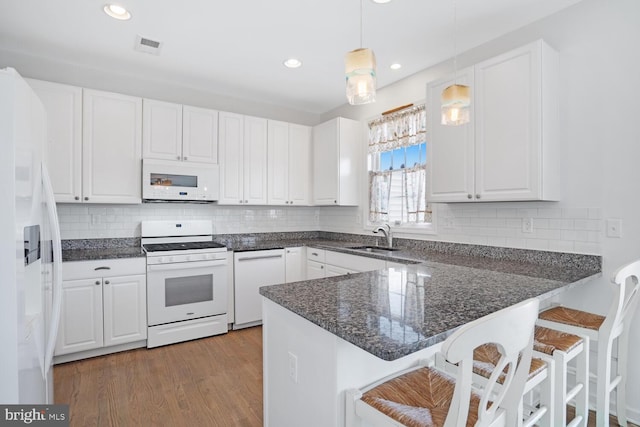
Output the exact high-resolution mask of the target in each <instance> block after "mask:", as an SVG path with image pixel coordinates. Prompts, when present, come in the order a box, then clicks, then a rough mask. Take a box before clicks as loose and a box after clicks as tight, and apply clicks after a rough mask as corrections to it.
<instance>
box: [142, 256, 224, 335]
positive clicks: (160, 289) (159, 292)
mask: <svg viewBox="0 0 640 427" xmlns="http://www.w3.org/2000/svg"><path fill="white" fill-rule="evenodd" d="M227 287H228V284H227V261H226V259H224V260H215V261H197V262H181V263H173V264H156V265H147V318H148V325H149V326H154V325H161V324H165V323H171V322H178V321H181V320H189V319H197V318H199V317H206V316H214V315H218V314H224V313H226V312H227Z"/></svg>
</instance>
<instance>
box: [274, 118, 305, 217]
mask: <svg viewBox="0 0 640 427" xmlns="http://www.w3.org/2000/svg"><path fill="white" fill-rule="evenodd" d="M267 146H268V150H267V151H268V164H267V174H268V177H267V183H268V187H267V203H268V204H270V205H308V204H309V203H310V198H309V191H310V187H311V186H310V166H311V163H310V160H311V157H310V155H311V128H310V127H308V126H302V125H296V124H293V123H286V122H278V121H273V120H269V121H268V139H267Z"/></svg>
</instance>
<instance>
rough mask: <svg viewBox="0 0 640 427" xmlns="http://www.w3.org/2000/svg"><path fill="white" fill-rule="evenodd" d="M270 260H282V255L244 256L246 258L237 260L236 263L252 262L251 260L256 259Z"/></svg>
mask: <svg viewBox="0 0 640 427" xmlns="http://www.w3.org/2000/svg"><path fill="white" fill-rule="evenodd" d="M270 258H282V254H280V255H260V256H246V257H242V258H238V261H253V260H257V259H270Z"/></svg>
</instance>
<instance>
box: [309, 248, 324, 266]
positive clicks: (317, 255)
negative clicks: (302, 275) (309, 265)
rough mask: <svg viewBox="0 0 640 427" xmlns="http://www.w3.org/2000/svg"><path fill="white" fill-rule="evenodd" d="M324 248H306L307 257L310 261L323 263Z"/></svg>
mask: <svg viewBox="0 0 640 427" xmlns="http://www.w3.org/2000/svg"><path fill="white" fill-rule="evenodd" d="M324 258H325V250H324V249H316V248H307V259H308V260H310V261H316V262H322V263H324Z"/></svg>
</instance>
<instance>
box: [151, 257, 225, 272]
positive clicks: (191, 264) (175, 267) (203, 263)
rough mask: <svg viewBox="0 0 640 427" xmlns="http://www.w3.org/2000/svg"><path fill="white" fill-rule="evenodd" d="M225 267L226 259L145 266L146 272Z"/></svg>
mask: <svg viewBox="0 0 640 427" xmlns="http://www.w3.org/2000/svg"><path fill="white" fill-rule="evenodd" d="M226 265H227V260H226V259H221V260H216V261H194V262H174V263H170V264H151V265H147V271H171V270H186V269H189V268H207V267H224V266H226Z"/></svg>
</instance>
